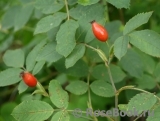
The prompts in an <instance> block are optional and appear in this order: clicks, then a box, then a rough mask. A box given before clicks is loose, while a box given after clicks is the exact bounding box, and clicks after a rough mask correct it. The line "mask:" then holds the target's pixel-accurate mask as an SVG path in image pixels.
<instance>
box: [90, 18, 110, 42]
mask: <svg viewBox="0 0 160 121" xmlns="http://www.w3.org/2000/svg"><path fill="white" fill-rule="evenodd" d="M91 24H92V31H93V34H94V36H95V37H96V38H97V39H98V40H100V41H101V42H106V41H107V40H108V32H107V30H106V29H105V28H104V27H103V26H102V25H100V24H98V23H97V22H96V21H92V22H91Z"/></svg>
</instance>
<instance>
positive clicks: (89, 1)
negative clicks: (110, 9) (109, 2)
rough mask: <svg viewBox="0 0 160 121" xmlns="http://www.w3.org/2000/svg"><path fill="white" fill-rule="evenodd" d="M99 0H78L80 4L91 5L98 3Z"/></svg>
mask: <svg viewBox="0 0 160 121" xmlns="http://www.w3.org/2000/svg"><path fill="white" fill-rule="evenodd" d="M98 1H99V0H78V4H81V5H84V6H86V5H91V4H95V3H97V2H98Z"/></svg>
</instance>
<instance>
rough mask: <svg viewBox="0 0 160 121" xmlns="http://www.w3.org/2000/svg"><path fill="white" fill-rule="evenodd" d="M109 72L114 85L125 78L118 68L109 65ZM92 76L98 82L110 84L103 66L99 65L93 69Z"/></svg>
mask: <svg viewBox="0 0 160 121" xmlns="http://www.w3.org/2000/svg"><path fill="white" fill-rule="evenodd" d="M110 70H111V73H112V77H113V81H114V83H118V82H120V81H122V80H123V79H124V77H125V76H126V75H125V73H124V72H123V71H122V70H121V68H120V67H119V66H116V65H113V64H111V65H110ZM91 74H92V76H93V77H94V78H96V79H98V80H103V81H108V82H110V78H109V75H108V70H107V68H106V66H105V65H103V64H100V65H97V66H95V67H94V68H93V71H92V73H91Z"/></svg>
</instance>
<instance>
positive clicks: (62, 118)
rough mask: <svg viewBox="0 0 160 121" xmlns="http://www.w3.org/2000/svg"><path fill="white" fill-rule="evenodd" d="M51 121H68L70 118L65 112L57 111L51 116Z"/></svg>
mask: <svg viewBox="0 0 160 121" xmlns="http://www.w3.org/2000/svg"><path fill="white" fill-rule="evenodd" d="M51 121H70V117H69V114H68V112H67V111H66V110H64V111H59V112H57V113H56V114H54V115H53V117H52V119H51Z"/></svg>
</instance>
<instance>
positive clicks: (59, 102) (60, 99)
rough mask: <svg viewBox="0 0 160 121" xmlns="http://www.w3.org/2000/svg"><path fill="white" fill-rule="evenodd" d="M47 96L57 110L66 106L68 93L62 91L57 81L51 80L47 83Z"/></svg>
mask: <svg viewBox="0 0 160 121" xmlns="http://www.w3.org/2000/svg"><path fill="white" fill-rule="evenodd" d="M49 94H50V99H51V101H52V103H53V104H54V105H55V106H56V107H58V108H66V107H67V106H68V99H69V96H68V93H67V92H66V91H64V90H63V89H62V87H61V85H60V84H59V82H58V81H57V80H51V81H50V83H49Z"/></svg>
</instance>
